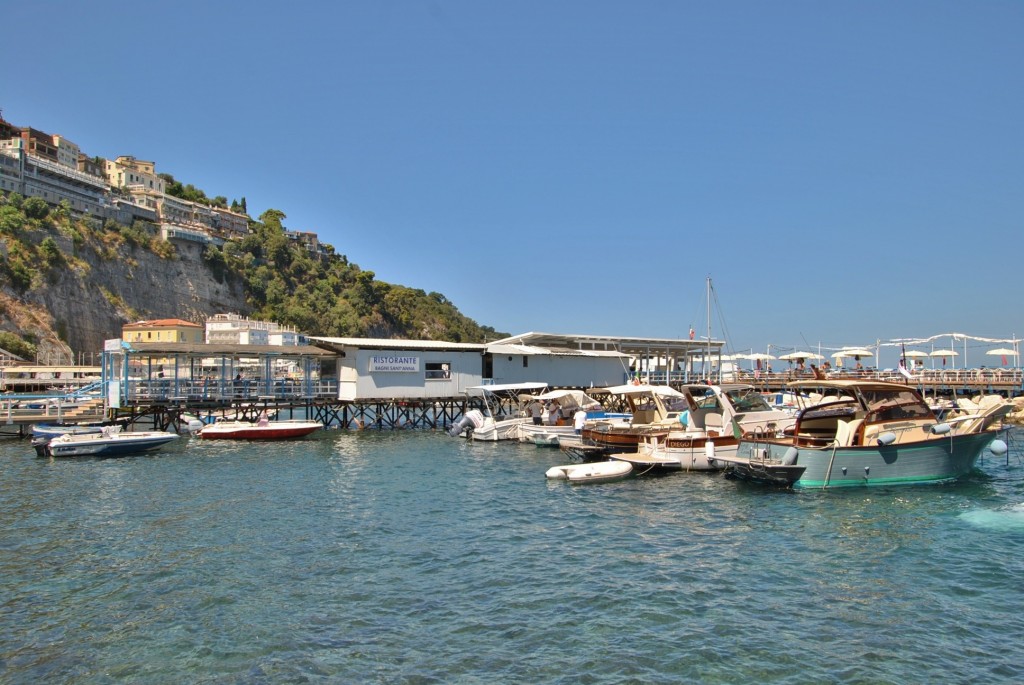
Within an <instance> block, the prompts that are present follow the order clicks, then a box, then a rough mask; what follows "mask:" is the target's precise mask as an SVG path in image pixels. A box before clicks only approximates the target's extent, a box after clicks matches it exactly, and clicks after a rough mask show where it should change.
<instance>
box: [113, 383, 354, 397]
mask: <svg viewBox="0 0 1024 685" xmlns="http://www.w3.org/2000/svg"><path fill="white" fill-rule="evenodd" d="M124 393H125V398H126V399H127V400H128V401H129V402H170V401H189V402H202V401H230V400H259V399H264V398H267V399H276V400H287V399H305V398H331V397H337V396H338V382H337V381H334V380H321V381H316V382H309V383H305V382H303V381H299V380H291V379H270V380H267V381H263V380H251V379H240V380H219V379H218V380H196V381H191V380H180V379H179V380H177V381H175V380H174V379H154V380H145V381H136V380H132V381H128V384H127V386H126V387H125V389H124Z"/></svg>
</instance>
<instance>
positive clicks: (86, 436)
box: [32, 426, 178, 457]
mask: <svg viewBox="0 0 1024 685" xmlns="http://www.w3.org/2000/svg"><path fill="white" fill-rule="evenodd" d="M177 439H178V434H177V433H165V432H163V431H137V432H135V431H132V432H122V431H121V427H120V426H104V427H103V429H102V430H101V431H100V432H99V433H79V434H72V433H65V434H64V435H60V436H57V437H55V438H43V437H40V438H35V439H33V440H32V446H33V447H34V448H35V450H36V454H37V455H39V456H41V457H120V456H124V455H129V454H141V453H143V452H152V451H153V450H158V449H160V448H161V447H163V446H164V445H166V444H167V443H169V442H173V441H174V440H177Z"/></svg>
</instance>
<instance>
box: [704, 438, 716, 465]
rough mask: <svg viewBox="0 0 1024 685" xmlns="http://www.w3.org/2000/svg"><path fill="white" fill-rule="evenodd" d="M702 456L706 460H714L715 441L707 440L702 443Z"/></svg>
mask: <svg viewBox="0 0 1024 685" xmlns="http://www.w3.org/2000/svg"><path fill="white" fill-rule="evenodd" d="M704 456H705V457H706V458H707V460H708V461H714V459H715V443H714V441H713V440H708V441H707V442H705V443H704Z"/></svg>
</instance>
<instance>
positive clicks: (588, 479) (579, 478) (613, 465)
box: [545, 461, 633, 485]
mask: <svg viewBox="0 0 1024 685" xmlns="http://www.w3.org/2000/svg"><path fill="white" fill-rule="evenodd" d="M632 471H633V466H632V464H630V463H629V462H626V461H595V462H589V463H586V464H566V465H564V466H552V467H551V468H550V469H548V470H547V473H546V474H545V476H546V477H547V478H548V479H549V480H567V481H569V482H570V483H572V484H574V485H579V484H581V483H608V482H611V481H616V480H622V479H623V478H625V477H626V476H628V475H629V474H630V473H631V472H632Z"/></svg>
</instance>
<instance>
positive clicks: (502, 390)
mask: <svg viewBox="0 0 1024 685" xmlns="http://www.w3.org/2000/svg"><path fill="white" fill-rule="evenodd" d="M547 387H548V384H547V383H539V382H526V383H504V384H494V385H474V386H472V387H469V388H466V394H467V395H468V396H469V397H479V398H481V400H482V406H483V409H482V410H480V409H471V410H469V411H467V412H466V413H465V414H464V415H463V417H462V418H461V419H459V420H458V421H456V422H455V423H453V424H452V426H451V428H449V429H448V434H449V435H451V436H452V437H453V438H456V437H460V436H462V435H465V436H466V437H468V438H471V439H473V440H483V441H488V442H495V441H498V440H518V439H519V429H520V427H521V426H523V425H525V424H532V423H533V419H532V417H530V416H528V415H527V411H526V404H527V403H528V402H530V401H531V400H532V399H533V398H534V396H535V395H536V394H537V393H540V392H543V391H544V390H545V389H547Z"/></svg>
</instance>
